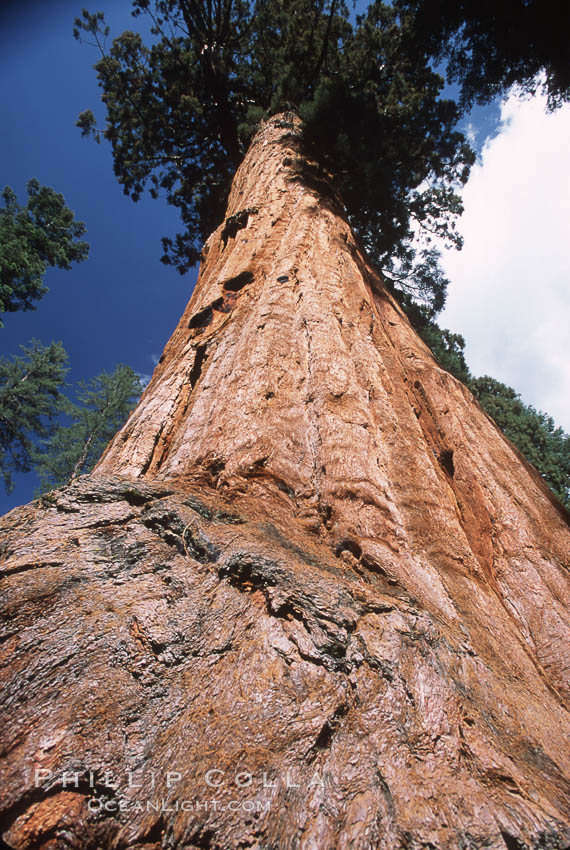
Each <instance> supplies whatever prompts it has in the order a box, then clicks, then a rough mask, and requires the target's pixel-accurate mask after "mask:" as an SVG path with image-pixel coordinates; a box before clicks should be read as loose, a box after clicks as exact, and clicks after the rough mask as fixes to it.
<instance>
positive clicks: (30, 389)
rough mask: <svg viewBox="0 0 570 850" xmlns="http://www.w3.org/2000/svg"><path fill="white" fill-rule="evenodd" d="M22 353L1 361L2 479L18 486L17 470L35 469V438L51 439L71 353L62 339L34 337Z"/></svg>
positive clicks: (10, 489)
mask: <svg viewBox="0 0 570 850" xmlns="http://www.w3.org/2000/svg"><path fill="white" fill-rule="evenodd" d="M21 349H22V355H20V356H16V357H13V358H12V359H8V358H2V359H1V360H0V478H2V479H3V481H4V485H5V487H6V491H7V492H11V491H12V490H13V489H14V479H13V475H14V472H29V470H30V469H31V468H32V455H33V450H34V441H35V440H37V439H38V438H41V437H43V438H48V437H49V436H50V435H51V434H52V433H53V430H54V428H55V420H56V417H57V414H58V410H59V407H58V405H59V402H60V400H61V398H62V396H61V389H62V386H63V383H64V380H65V375H66V372H67V365H66V364H67V354H66V352H65V350H64V348H63V346H62V345H61V343H58V342H52V344H51V345H49V346H45V345H42V343H41V342H38V341H37V340H32V341H31V342H30V343H29V344H28V345H27V346H21Z"/></svg>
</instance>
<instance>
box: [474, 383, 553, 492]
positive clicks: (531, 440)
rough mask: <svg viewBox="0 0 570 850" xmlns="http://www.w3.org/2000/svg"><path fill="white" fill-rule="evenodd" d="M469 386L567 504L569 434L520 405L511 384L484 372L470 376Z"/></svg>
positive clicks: (546, 417)
mask: <svg viewBox="0 0 570 850" xmlns="http://www.w3.org/2000/svg"><path fill="white" fill-rule="evenodd" d="M469 389H470V390H471V392H472V393H473V394H474V396H475V398H476V399H478V401H479V403H480V405H481V407H482V408H483V410H484V411H485V412H486V413H488V414H489V416H491V417H492V418H493V419H494V420H495V422H496V423H497V425H498V426H499V428H500V429H501V430H502V431H503V433H504V434H505V435H506V436H507V437H508V438H509V440H512V442H513V443H514V444H515V446H516V447H517V448H518V450H519V451H520V452H521V453H522V454H523V455H524V456H525V457H526V459H527V460H528V461H530V463H532V465H533V466H534V467H536V469H537V470H538V471H539V472H540V474H541V475H542V476H543V478H544V479H545V481H546V482H547V484H548V485H549V487H550V488H551V490H553V492H554V493H556V495H557V496H558V498H559V499H560V501H561V502H562V503H563V504H564V505H570V436H569V435H568V434H565V433H564V431H563V430H562V428H557V427H556V425H555V423H554V420H553V419H552V417H550V416H548V415H547V414H546V413H541V412H540V411H537V410H535V409H534V407H532V406H531V405H528V404H524V402H523V401H521V398H520V395H519V394H518V393H517V392H516V391H515V390H514V389H513V388H512V387H508V386H506V384H502V383H501V382H500V381H496V380H495V379H494V378H490V377H489V376H488V375H484V376H483V377H481V378H472V379H471V380H470V381H469Z"/></svg>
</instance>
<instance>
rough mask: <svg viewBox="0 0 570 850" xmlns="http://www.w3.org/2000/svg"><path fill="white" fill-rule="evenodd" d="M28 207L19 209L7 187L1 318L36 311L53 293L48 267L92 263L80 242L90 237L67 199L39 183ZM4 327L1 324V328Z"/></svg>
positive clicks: (32, 184)
mask: <svg viewBox="0 0 570 850" xmlns="http://www.w3.org/2000/svg"><path fill="white" fill-rule="evenodd" d="M27 190H28V202H27V204H26V206H25V207H22V206H20V204H18V200H17V197H16V194H15V192H14V191H13V190H12V189H11V188H10V186H6V187H5V188H4V191H3V192H2V197H3V199H4V208H3V209H1V208H0V313H13V312H15V311H16V310H33V309H34V306H35V305H34V302H35V301H38V300H39V299H40V298H41V297H42V296H43V295H45V293H46V292H47V291H48V288H47V286H46V285H45V283H44V275H45V273H46V271H47V269H48V268H50V267H55V266H57V268H60V269H70V268H71V264H72V263H80V262H82V261H83V260H85V259H87V255H88V253H89V245H88V244H87V242H82V241H78V240H80V237H81V236H83V234H84V233H85V232H86V228H85V225H84V224H83V222H81V221H77V220H76V218H75V215H74V213H73V211H72V210H70V209H69V207H67V205H66V203H65V200H64V197H63V195H60V194H58V193H57V192H55V191H54V190H53V189H50V188H49V187H48V186H40V184H39V182H38V181H37V180H36V179H35V178H33V179H32V180H29V181H28V183H27ZM2 326H3V323H2V321H1V319H0V327H2Z"/></svg>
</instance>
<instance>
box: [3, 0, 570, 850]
mask: <svg viewBox="0 0 570 850" xmlns="http://www.w3.org/2000/svg"><path fill="white" fill-rule="evenodd" d="M139 5H141V6H142V5H143V4H139ZM158 8H159V10H160V9H162V10H163V12H166V11H168V12H169V14H170V13H172V14H174V12H175V11H176V10H177V9H180V10H181V12H180V13H181V14H182V11H184V10H185V11H186V12H187V13H188V14H190V15H191V14H197V12H198V11H199V10H202V12H204V13H207V12H208V11H209V10H210V9H212V10H213V11H215V10H218V11H219V12H220V15H221V18H223V14H222V13H223V11H224V10H229V11H231V10H232V9H234V10H235V9H241V8H242V7H241V6H239V7H238V6H236V5H234V4H233V3H229V2H227V3H224V4H222V3H214V2H212V3H211V4H210V3H203V4H198V3H193V2H184V3H182V2H181V3H180V4H176V5H175V4H174V3H160V4H158ZM243 8H244V9H245V10H246V11H247V9H248V8H249V7H248V6H247V7H246V6H244V7H243ZM279 8H280V7H279V5H278V4H272V3H267V5H265V4H259V9H258V11H259V14H261V13H262V12H264V11H267V12H268V13H269V12H270V11H271V10H272V9H273V10H275V9H277V10H279ZM309 8H311V9H312V10H313V12H314V16H313V18H311V20H312V21H313V24H314V26H313V28H312V30H311V29H309V31H308V38H309V40H308V42H307V43H306V45H305V47H304V49H303V51H302V52H301V54H296V53H294V52H293V53H292V60H291V66H292V67H291V69H290V72H288V73H287V74H285V75H284V77H283V79H284V80H286V81H288V82H287V85H291V86H292V85H293V82H294V80H295V74H296V73H297V71H298V72H299V74H301V73H302V72H303V68H302V60H303V59H304V61H305V63H308V62H310V63H311V65H314V66H315V67H322V68H333V67H334V65H333V64H332V63H333V62H334V61H336V60H338V61H340V58H339V57H342V56H343V55H344V54H341V53H337V52H335V51H334V50H333V49H332V47H331V48H330V49H329V47H327V48H326V49H325V50H324V51H323V44H325V45H327V44H328V41H326V40H325V41H324V42H323V39H322V37H317V36H319V34H320V36H322V32H323V27H325V26H327V27H330V29H331V31H332V30H334V28H335V27H337V26H338V27H340V25H341V24H342V22H343V21H344V22H345V23H346V18H345V17H343V16H342V15H341V16H340V19H339V17H338V16H336V15H335V11H336V4H333V5H332V12H333V14H332V15H331V14H330V12H331V7H330V6H328V5H325V4H319V3H316V4H314V5H312V6H311V7H309ZM379 12H380V8H379V7H378V6H375V7H374V14H379ZM272 14H273V13H272ZM321 15H322V17H321ZM163 17H164V16H163ZM214 17H215V16H214ZM214 17H213V18H212V20H214ZM190 20H192V18H191V17H190ZM207 20H208V16H207V14H206V17H205V21H207ZM241 23H242V25H243V29H240V30H239V33H240V37H242V36H243V37H244V38H245V37H247V36H248V33H249V32H250V31H251V29H252V28H254V24H253V23H252V22H251V20H250V19H249V18H245V19H243V20H242V21H241ZM163 25H164V26H166V24H165V23H164V22H163V23H160V26H163ZM342 25H343V26H344V24H342ZM284 27H285V19H284V20H283V23H282V25H281V26H279V27H277V26H276V28H275V29H274V30H272V29H271V27H269V26H268V27H267V29H265V30H263V32H261V30H260V31H259V32H258V38H259V39H260V40H261V39H263V38H267V39H269V38H270V37H271V38H272V39H273V40H274V47H275V51H274V55H275V60H276V62H277V60H279V61H282V62H283V63H284V64H286V63H285V60H286V58H287V54H286V53H284V54H280V52H279V45H280V43H281V42H280V40H279V39H280V37H281V36H282V35H283V32H286V29H283V28H284ZM222 31H223V30H220V32H222ZM311 31H312V32H313V41H312V42H311V40H310V33H311ZM380 31H381V28H380ZM167 32H168V34H169V37H170V38H171V39H172V40H173V43H176V40H175V33H174V32H173V33H171V32H170V30H169V29H168V30H167ZM377 32H378V31H377V30H376V29H375V28H374V27H372V29H371V33H370V38H373V37H374V38H375V37H376V35H377ZM325 34H326V33H325ZM396 35H397V33H395V34H394V39H393V41H394V43H395V44H397V38H396ZM278 36H279V38H278ZM339 37H340V36H339ZM346 38H347V39H348V38H349V36H348V35H347V36H346ZM127 42H128V39H127ZM122 43H123V45H125V43H126V42H125V41H124V40H123V42H122ZM185 43H186V42H185ZM296 43H297V42H295V44H296ZM302 44H303V42H301V45H302ZM217 46H218V43H217V42H215V41H210V42H205V43H203V44H202V48H207V49H204V50H203V52H201V49H198V47H196V50H195V53H194V54H193V55H192V57H190V58H193V63H194V64H192V63H189V64H188V68H190V69H192V68H194V69H195V68H200V67H201V65H200V61H201V60H200V58H199V57H202V56H206V54H207V53H208V51H209V50H210V48H211V50H212V51H213V53H214V54H215V52H216V48H217ZM293 46H294V45H292V46H291V50H293ZM309 48H310V49H309ZM137 50H138V48H137ZM220 50H221V47H220ZM222 53H223V51H222ZM323 53H324V55H323ZM227 55H230V56H231V55H233V54H232V53H231V51H230V49H229V47H228V54H227ZM355 55H356V54H355ZM255 62H256V60H255V57H254V56H253V55H252V58H251V62H250V64H251V66H252V68H256V67H257V65H256V64H255ZM267 62H269V58H267ZM137 63H138V64H141V63H142V58H141V55H140V54H139V53H138V52H136V51H135V53H133V65H134V66H137V67H138V65H137ZM204 63H205V64H206V66H208V63H209V58H207V59H204ZM174 67H175V70H176V74H178V73H181V68H180V66H178V65H175V66H174ZM215 67H216V65H215V63H214V64H213V65H212V68H213V69H215ZM260 67H261V68H262V69H263V66H262V65H260ZM277 67H281V66H280V65H279V64H278V65H277ZM141 68H142V64H141ZM236 73H237V72H236ZM260 73H261V72H260ZM379 73H383V69H379ZM176 74H174V71H173V79H176ZM396 77H397V75H396V74H395V75H394V78H395V79H396ZM124 78H125V81H128V78H129V74H128V73H127V72H125V74H124ZM229 79H231V80H233V74H230V77H229ZM339 81H340V83H342V75H340V76H339ZM334 82H335V80H334V79H333V77H332V73H331V81H330V85H331V86H332V85H333V83H334ZM262 83H263V75H262V74H261V76H260V77H259V87H260V88H261V87H262ZM236 85H237V83H236ZM328 85H329V83H328V82H326V83H323V87H322V96H323V97H325V95H326V91H325V89H327V86H328ZM283 86H285V83H283ZM291 90H292V89H290V90H288V96H289V97H290V98H292V97H293V95H292V94H291V93H290V92H291ZM223 91H224V89H223V86H221V85H220V88H219V89H218V92H219V97H222V95H223ZM232 91H234V89H232ZM191 92H192V89H191V87H190V85H189V82H188V79H186V78H185V84H184V86H182V88H181V89H180V91H178V92H177V97H176V98H175V99H174V100H173V101H172V105H174V103H175V101H177V100H179V99H181V98H183V97H184V96H188V97H191ZM148 93H149V97H150V94H151V93H152V92H151V90H149V92H148ZM346 93H347V97H348V98H349V104H348V105H347V109H348V108H349V105H350V86H347V89H346ZM131 94H132V93H131ZM275 95H276V97H280V96H281V95H280V94H279V90H278V87H277V86H276V89H275ZM129 96H130V95H129ZM357 96H360V95H358V93H357ZM317 101H320V98H315V101H314V102H311V104H310V105H311V106H312V107H314V108H315V110H316V109H317V108H322V109H325V106H324V105H326V99H325V100H324V101H323V102H322V104H320V106H319V104H318V102H317ZM372 101H374V97H372ZM217 102H218V101H217V100H216V99H215V98H214V99H213V100H212V103H211V106H212V108H213V109H214V108H215V107H216V103H217ZM246 102H247V101H246ZM366 103H367V101H366V97H363V108H364V106H365V105H366ZM323 104H324V105H323ZM418 106H421V98H420V100H419V101H418ZM133 108H134V107H133ZM297 111H301V107H299V108H298V110H297ZM310 111H311V110H310V109H309V110H308V113H309V112H310ZM308 113H307V114H308ZM379 114H380V113H379ZM188 115H189V118H192V116H193V115H194V113H193V112H192V111H189V113H188ZM214 116H215V109H214ZM127 117H128V116H126V117H125V120H126V118H127ZM373 119H374V112H373V111H371V113H370V120H371V121H372V120H373ZM404 119H405V113H404V114H403V121H404V123H405V120H404ZM149 120H150V115H149ZM306 120H307V121H309V120H310V119H309V118H307V119H306ZM343 120H344V119H343ZM204 121H205V116H204ZM220 121H221V118H220ZM196 123H197V124H199V123H200V114H199V110H197V114H196ZM158 124H159V126H160V122H158ZM131 126H132V125H131ZM306 127H307V124H304V123H303V119H302V117H300V116H299V115H298V114H297V112H296V111H294V110H290V111H283V112H280V113H277V114H275V115H273V116H271V117H270V118H269V119H268V120H265V121H263V122H262V123H261V124H260V126H259V128H258V130H257V131H256V133H255V135H254V136H253V139H252V141H251V143H250V145H249V148H248V151H247V153H246V154H245V156H244V159H243V162H242V163H241V165H240V166H239V167H238V169H237V171H236V173H235V176H234V178H233V181H232V186H231V191H230V193H229V198H228V201H227V207H226V209H225V210H224V211H223V212H221V213H220V214H219V217H220V219H221V220H220V222H219V224H218V226H217V227H216V229H215V230H214V231H213V232H212V233H211V235H210V236H209V237H208V238H207V240H206V242H205V243H204V245H203V246H202V255H203V262H202V265H201V269H200V274H199V277H198V282H197V285H196V289H195V292H194V294H193V296H192V298H191V300H190V303H189V304H188V307H187V308H186V310H185V312H184V315H183V316H182V318H181V320H180V322H179V324H178V327H177V328H176V330H175V332H174V334H173V336H172V338H171V340H170V341H169V343H168V345H167V346H166V348H165V351H164V353H163V355H162V357H161V360H160V362H159V364H158V366H157V369H156V370H155V373H154V375H153V377H152V380H151V382H150V384H149V386H148V387H147V389H146V390H145V393H144V394H143V396H142V398H141V401H140V403H139V405H138V406H137V408H136V409H135V411H134V412H133V414H132V415H131V417H130V419H129V421H128V422H127V424H126V425H125V427H124V428H123V429H122V430H121V431H120V432H119V434H118V435H117V436H116V437H115V439H114V440H113V441H112V443H111V445H110V446H109V448H108V449H107V451H106V453H105V455H104V456H103V458H102V460H101V461H100V462H99V464H98V465H97V467H96V469H95V471H94V473H93V474H92V475H90V476H87V477H84V478H80V479H78V480H77V481H75V482H74V483H73V484H72V485H71V486H69V487H65V488H63V489H61V490H58V491H55V492H53V493H52V494H50V495H49V496H47V497H44V498H43V499H42V500H40V501H39V502H36V503H34V504H32V505H29V506H26V507H24V508H21V509H18V510H16V511H13V512H12V513H11V514H9V515H8V516H7V517H6V519H5V520H4V522H3V530H4V532H5V534H4V538H3V541H2V556H3V571H4V578H3V582H2V589H3V591H4V593H5V602H4V607H3V613H2V617H3V620H2V630H3V631H2V638H3V643H2V644H1V649H2V653H3V654H2V667H1V668H0V672H1V676H2V679H3V683H4V684H5V688H4V691H3V693H4V694H5V697H4V699H5V700H6V706H7V708H8V709H9V711H10V716H11V717H12V718H15V719H16V720H17V722H14V723H11V724H10V725H9V726H8V727H7V728H6V730H5V732H4V733H3V740H2V744H3V748H2V757H1V759H0V771H1V777H0V779H1V785H0V787H1V788H2V799H1V813H2V814H1V817H2V820H1V822H0V828H1V830H2V835H3V840H4V841H5V843H6V844H7V845H8V846H9V847H13V848H18V850H32V848H43V850H48V848H51V847H59V846H61V847H65V846H69V847H78V848H92V847H114V848H133V850H134V848H138V850H142V848H146V850H151V848H152V850H159V848H177V850H178V848H180V850H182V848H185V850H195V848H204V847H207V848H210V850H222V848H223V849H224V850H238V848H242V850H244V848H252V850H253V848H256V850H261V848H266V850H267V848H271V850H309V849H310V850H314V848H319V850H320V848H326V849H327V850H329V848H331V850H332V848H340V850H344V848H359V850H373V848H374V850H375V849H376V848H386V850H404V848H406V850H407V848H412V850H419V848H426V847H431V848H437V850H440V848H446V850H456V848H473V850H475V848H477V849H479V848H481V850H482V848H496V850H499V848H502V847H503V848H504V847H506V848H508V850H511V848H518V850H521V849H522V848H524V850H530V848H536V849H537V850H538V848H553V850H555V849H556V850H563V848H566V847H567V846H568V827H569V824H570V798H569V793H568V790H569V786H568V777H569V776H570V752H569V751H568V747H567V742H566V739H565V731H566V729H567V723H568V713H567V708H566V706H567V700H568V696H569V695H570V694H569V692H568V671H569V669H570V659H568V652H567V650H568V617H567V610H568V540H569V535H568V515H567V514H566V512H565V511H564V509H563V508H562V506H561V505H560V504H559V503H558V502H557V500H555V498H554V497H553V496H552V495H551V494H550V492H549V491H548V489H547V488H546V487H545V485H544V484H543V482H542V480H541V479H540V477H539V476H538V474H537V473H536V472H535V471H534V470H533V469H532V468H531V467H530V466H528V465H526V464H525V463H524V461H522V460H521V458H520V456H519V455H518V453H517V452H516V451H515V450H514V449H513V447H512V445H511V444H510V443H509V442H508V440H507V439H506V438H505V437H504V436H503V435H502V434H501V433H500V431H499V430H498V429H497V428H496V426H495V425H494V424H493V422H492V421H491V420H490V419H489V417H487V416H486V415H485V414H484V413H483V411H482V410H481V408H480V407H479V405H478V404H477V402H476V401H475V400H474V398H473V396H472V395H471V394H470V393H469V392H468V390H467V389H466V388H465V387H464V386H463V384H461V383H460V382H459V381H456V380H455V379H454V378H453V377H452V376H451V375H450V374H449V373H447V372H446V371H444V370H442V369H441V368H439V367H438V366H437V364H436V363H435V361H434V360H433V357H432V356H431V354H430V352H429V351H428V349H427V348H426V346H425V345H424V344H423V343H422V342H421V340H420V339H419V338H418V336H417V335H416V334H415V332H414V331H413V329H412V327H411V326H410V324H409V322H408V320H407V319H406V317H405V314H404V313H403V311H402V309H401V307H400V306H399V304H398V303H397V302H396V301H395V300H394V298H393V297H392V295H391V293H390V291H389V289H388V288H387V287H386V286H385V284H384V282H383V280H382V278H381V277H380V276H379V275H378V274H377V272H376V271H375V270H374V268H373V267H372V265H371V264H370V262H369V260H368V258H367V256H366V254H365V252H364V249H363V244H362V240H359V239H357V238H356V237H355V236H354V234H353V232H352V229H351V225H350V222H351V221H352V220H355V219H356V217H357V215H358V212H357V211H352V212H351V210H350V207H349V204H348V203H347V201H346V195H345V194H343V192H342V185H343V184H342V179H341V177H342V175H340V174H339V173H336V172H334V170H333V168H332V165H331V166H330V167H329V162H330V163H332V162H333V161H334V156H333V154H331V158H330V160H327V161H326V162H325V161H324V159H319V158H317V157H316V155H315V145H316V142H315V138H314V136H311V135H310V134H308V132H307V129H306ZM226 129H227V128H226ZM362 129H363V130H364V129H365V128H362ZM115 130H116V132H117V133H119V134H120V127H119V126H118V125H117V127H116V128H115ZM115 130H109V133H112V132H115ZM142 130H143V128H142V125H140V126H139V132H142ZM223 132H225V130H223V128H222V127H221V125H220V127H219V130H218V131H217V136H219V137H220V138H221V135H222V133H223ZM404 134H405V133H404ZM217 136H216V138H217ZM192 138H193V139H194V140H195V139H196V138H197V137H196V136H192ZM238 138H239V132H238ZM213 140H215V139H214V137H213ZM385 141H386V144H387V143H388V142H387V140H385ZM117 144H119V149H120V142H119V141H118V142H117ZM426 145H427V146H428V147H429V146H430V145H431V141H430V140H428V141H426ZM333 147H334V146H333ZM131 153H132V150H131ZM218 154H219V156H220V160H219V163H220V166H221V165H222V164H223V161H224V156H225V154H224V153H223V150H222V143H221V142H220V143H219V146H216V145H214V150H213V157H214V161H215V157H216V156H217V155H218ZM189 156H190V154H189ZM190 160H191V161H192V159H191V157H190ZM131 161H132V160H131V159H127V164H128V163H130V162H131ZM194 162H195V163H197V162H198V160H195V161H194ZM392 162H393V164H394V166H396V165H397V159H394V160H392ZM362 164H363V163H360V162H359V163H358V164H357V165H358V167H360V165H362ZM169 167H170V166H169ZM172 167H174V166H172ZM185 167H186V165H185V163H184V161H182V164H181V170H182V172H183V171H184V168H185ZM357 170H358V169H357ZM226 173H227V172H224V170H223V169H222V168H220V172H219V175H220V178H221V179H225V176H224V175H225V174H226ZM152 176H153V175H152V174H149V179H151V178H152ZM154 176H156V175H154ZM210 176H211V177H212V179H214V178H215V172H212V174H211V175H210ZM375 176H376V175H373V174H372V175H371V178H370V179H371V180H372V179H373V177H375ZM183 178H184V174H183V173H182V176H181V178H180V179H181V180H182V179H183ZM141 179H142V177H141ZM397 184H398V181H397V179H396V178H395V184H394V185H395V186H396V185H397ZM418 185H419V184H418ZM171 188H172V191H176V189H175V186H174V183H173V184H172V186H171ZM169 191H170V190H169ZM396 194H397V192H396V193H395V195H396ZM395 195H394V197H395ZM412 195H413V192H412ZM200 197H202V196H199V198H197V199H195V200H199V199H200ZM204 197H205V195H204ZM387 197H388V200H389V199H390V197H392V196H390V195H389V196H387ZM411 200H413V197H411ZM451 343H452V341H450V344H451Z"/></svg>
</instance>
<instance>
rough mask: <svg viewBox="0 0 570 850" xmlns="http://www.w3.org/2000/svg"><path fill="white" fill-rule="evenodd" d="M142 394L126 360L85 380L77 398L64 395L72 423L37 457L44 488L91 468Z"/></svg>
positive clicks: (59, 430) (43, 446)
mask: <svg viewBox="0 0 570 850" xmlns="http://www.w3.org/2000/svg"><path fill="white" fill-rule="evenodd" d="M140 394H141V384H140V381H139V378H138V376H137V375H136V373H135V372H133V370H132V369H131V368H130V366H125V365H124V364H119V365H118V366H117V367H116V368H115V370H114V371H113V372H111V373H107V372H101V374H100V375H97V376H96V377H95V378H92V379H91V380H90V381H88V382H85V381H82V382H81V383H80V384H79V387H78V389H77V391H76V393H75V397H76V401H70V400H69V399H68V398H62V399H61V402H60V412H61V413H62V414H63V415H64V416H65V417H66V418H68V419H69V420H71V422H70V424H60V425H58V427H57V428H55V430H54V431H53V433H51V434H50V435H49V436H48V438H47V439H45V440H43V442H42V444H41V445H40V447H39V448H36V450H35V451H34V452H33V461H34V466H35V468H36V471H37V472H38V475H39V477H40V480H41V484H42V490H43V491H45V490H51V489H53V488H54V487H60V486H62V485H64V484H70V483H71V482H72V481H73V480H75V478H77V477H78V476H79V475H83V474H85V473H87V472H90V471H91V469H92V468H93V466H94V465H95V463H96V462H97V461H98V460H99V458H100V456H101V454H102V452H103V450H104V448H105V446H106V445H107V443H108V442H109V440H110V439H111V438H112V437H114V435H115V434H116V432H117V431H118V430H119V428H121V427H122V426H123V425H124V423H125V420H126V419H127V416H128V415H129V413H130V412H131V410H132V409H133V407H134V405H135V403H136V402H137V400H138V398H139V396H140Z"/></svg>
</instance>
